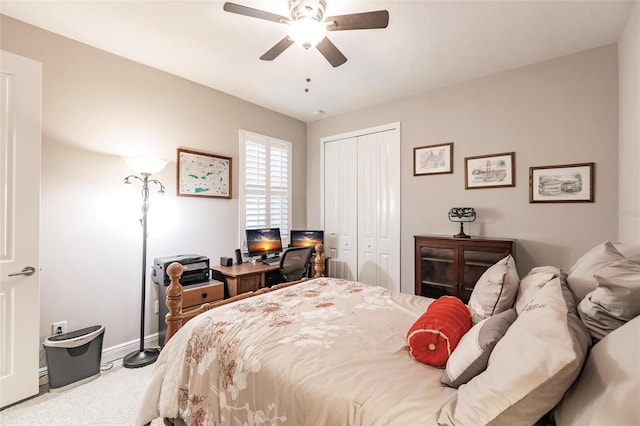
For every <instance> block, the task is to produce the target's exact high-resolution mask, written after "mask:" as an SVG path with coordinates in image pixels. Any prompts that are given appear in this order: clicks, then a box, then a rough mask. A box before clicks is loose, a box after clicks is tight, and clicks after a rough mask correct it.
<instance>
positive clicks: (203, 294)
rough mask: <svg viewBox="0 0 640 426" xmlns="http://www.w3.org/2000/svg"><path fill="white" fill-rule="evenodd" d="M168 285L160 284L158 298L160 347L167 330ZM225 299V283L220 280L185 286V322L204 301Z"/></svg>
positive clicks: (183, 299) (183, 300) (183, 291)
mask: <svg viewBox="0 0 640 426" xmlns="http://www.w3.org/2000/svg"><path fill="white" fill-rule="evenodd" d="M167 288H168V286H164V285H161V286H159V291H158V300H159V305H160V306H159V307H160V309H159V310H158V343H159V344H160V347H163V346H164V338H165V334H166V332H167V324H166V323H165V322H164V317H165V316H166V315H167V313H168V312H169V309H168V308H167V305H166V304H165V300H166V298H167ZM222 299H224V283H223V282H222V281H218V280H209V281H206V282H203V283H197V284H191V285H187V286H184V288H183V290H182V314H183V318H184V320H183V324H184V323H185V322H187V321H189V320H190V319H191V318H193V317H194V316H195V315H190V314H189V313H190V312H193V311H195V310H196V309H198V308H199V307H200V306H202V304H203V303H211V302H216V301H218V300H222Z"/></svg>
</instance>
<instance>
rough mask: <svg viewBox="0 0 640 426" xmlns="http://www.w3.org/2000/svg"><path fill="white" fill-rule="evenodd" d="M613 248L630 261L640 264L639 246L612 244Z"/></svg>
mask: <svg viewBox="0 0 640 426" xmlns="http://www.w3.org/2000/svg"><path fill="white" fill-rule="evenodd" d="M613 246H614V247H615V248H616V250H618V251H619V252H620V254H621V255H623V256H624V257H626V258H627V259H629V260H630V261H632V262H636V263H640V245H632V244H623V243H613Z"/></svg>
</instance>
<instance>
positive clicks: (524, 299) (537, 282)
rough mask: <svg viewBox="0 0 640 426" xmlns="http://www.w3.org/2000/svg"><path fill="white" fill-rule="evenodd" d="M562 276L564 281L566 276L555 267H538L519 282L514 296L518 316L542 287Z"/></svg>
mask: <svg viewBox="0 0 640 426" xmlns="http://www.w3.org/2000/svg"><path fill="white" fill-rule="evenodd" d="M558 276H562V277H563V279H565V280H566V277H567V276H566V274H565V273H564V272H562V271H561V270H560V269H558V268H556V267H555V266H538V267H536V268H533V269H532V270H531V271H529V273H528V274H527V275H526V276H525V277H524V278H523V279H522V280H520V286H519V287H518V295H517V296H516V303H515V308H516V312H517V313H518V315H520V314H521V313H522V311H523V309H524V307H525V306H526V305H527V304H528V303H529V302H530V301H531V299H532V298H533V297H534V296H535V295H536V294H537V293H538V291H540V289H541V288H542V287H544V285H545V284H546V283H548V282H549V281H551V280H552V279H554V278H555V277H558Z"/></svg>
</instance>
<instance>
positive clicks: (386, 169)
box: [358, 129, 400, 291]
mask: <svg viewBox="0 0 640 426" xmlns="http://www.w3.org/2000/svg"><path fill="white" fill-rule="evenodd" d="M358 281H361V282H365V283H369V284H375V285H379V286H382V287H385V288H388V289H389V290H395V291H400V137H399V131H398V129H393V130H388V131H383V132H377V133H371V134H368V135H363V136H360V137H358Z"/></svg>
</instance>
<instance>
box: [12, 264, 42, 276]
mask: <svg viewBox="0 0 640 426" xmlns="http://www.w3.org/2000/svg"><path fill="white" fill-rule="evenodd" d="M35 273H36V268H34V267H33V266H25V267H24V268H22V271H21V272H15V273H13V274H9V276H10V277H15V276H17V275H26V276H29V275H33V274H35Z"/></svg>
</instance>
